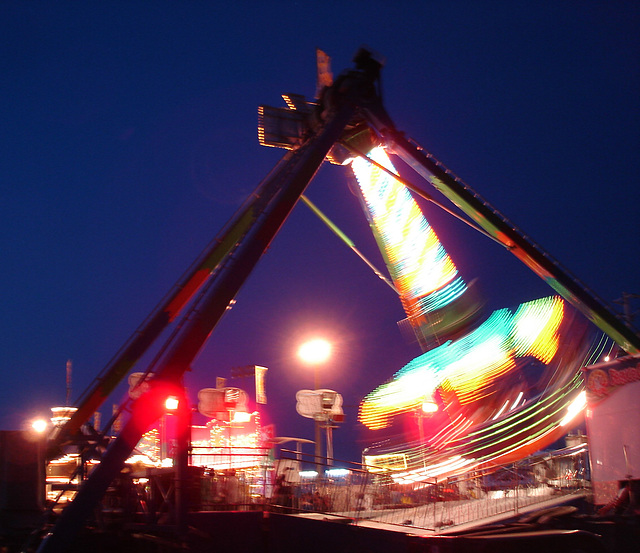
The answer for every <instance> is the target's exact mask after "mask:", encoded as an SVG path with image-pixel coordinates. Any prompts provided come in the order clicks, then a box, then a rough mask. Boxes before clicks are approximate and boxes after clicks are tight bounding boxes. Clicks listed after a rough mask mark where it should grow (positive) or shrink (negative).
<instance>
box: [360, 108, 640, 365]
mask: <svg viewBox="0 0 640 553" xmlns="http://www.w3.org/2000/svg"><path fill="white" fill-rule="evenodd" d="M365 113H366V118H367V120H368V122H369V124H370V126H371V127H372V128H373V129H374V130H375V131H376V132H377V133H378V134H379V136H380V137H381V138H382V139H383V141H384V142H386V144H387V147H388V148H389V150H390V151H392V152H394V153H396V154H397V155H398V156H400V158H402V160H403V161H404V162H405V163H407V164H408V165H409V166H410V167H411V168H412V169H414V170H415V171H416V172H417V173H418V174H419V175H421V176H422V177H423V178H424V179H426V180H427V181H429V182H430V183H431V184H432V185H433V186H434V187H435V188H436V189H437V190H439V191H440V192H441V193H442V194H443V195H444V196H446V197H447V198H448V199H449V200H450V201H451V202H452V203H453V204H455V205H456V206H457V207H458V208H459V209H461V210H462V211H463V212H464V213H465V214H466V215H467V216H469V217H470V218H471V219H473V221H475V222H476V223H477V224H478V225H480V226H481V227H482V228H483V229H484V230H485V231H486V232H488V233H489V234H490V235H491V236H492V237H493V238H495V239H496V240H497V241H498V242H500V243H501V244H503V245H504V246H505V247H506V248H507V249H508V250H509V251H510V252H511V253H512V254H513V255H515V256H516V257H517V258H518V259H520V261H522V262H523V263H524V264H525V265H526V266H527V267H529V268H530V269H531V270H532V271H533V272H534V273H536V274H537V275H538V276H539V277H540V278H542V279H543V280H544V281H545V282H546V283H547V284H549V286H551V287H552V288H553V289H554V290H555V291H556V292H557V293H558V294H560V296H562V297H563V298H564V299H565V300H567V301H568V302H569V303H571V304H572V305H573V306H575V307H576V308H577V309H578V310H579V311H581V312H582V313H583V314H584V315H585V316H586V317H587V318H588V319H589V320H590V321H591V322H593V323H594V324H595V325H596V326H597V327H598V328H600V329H601V330H602V331H603V332H605V333H606V334H607V335H608V336H610V337H611V338H612V339H613V340H615V342H616V343H617V344H618V345H619V346H620V347H621V348H622V349H624V350H625V351H627V352H628V353H631V354H637V353H640V336H638V334H637V333H636V332H635V331H634V330H633V328H631V327H630V326H629V325H628V324H627V323H626V322H625V321H623V320H622V318H621V317H619V316H618V315H617V314H615V313H614V312H613V311H611V309H609V307H607V306H606V305H605V303H604V302H603V301H602V300H600V299H599V298H597V297H596V296H595V294H593V293H592V292H591V291H589V290H588V289H587V288H586V287H585V286H584V285H583V284H582V283H580V281H578V280H577V279H576V278H575V277H573V276H571V275H570V274H569V273H568V272H567V271H566V270H565V269H563V268H562V266H561V265H560V264H559V263H558V262H557V261H556V260H555V259H553V258H552V257H551V256H550V255H549V254H548V253H547V252H545V251H544V250H543V249H542V248H540V247H539V246H538V245H536V244H534V243H533V242H532V241H530V240H529V239H528V238H527V237H526V236H525V235H524V234H523V233H522V232H521V231H519V230H518V229H517V228H516V227H515V226H514V225H512V224H511V223H510V222H509V221H508V220H507V219H506V218H505V217H504V216H502V215H501V214H500V213H499V212H498V211H497V210H496V209H494V208H493V207H492V206H491V205H489V204H488V203H487V202H486V201H485V200H484V199H483V198H481V197H480V196H479V195H478V194H477V193H476V192H475V191H474V190H472V189H471V188H470V187H469V186H467V185H466V184H464V183H463V182H462V181H461V180H460V179H458V178H457V177H456V176H455V175H454V174H453V173H452V172H451V171H449V170H448V169H447V168H446V167H444V166H443V165H442V164H441V163H440V162H438V161H437V160H436V159H435V158H434V157H433V156H431V155H430V154H429V153H427V152H425V151H424V150H423V149H422V148H421V147H419V146H418V145H416V144H415V143H414V142H412V141H410V140H408V139H407V138H405V136H404V135H403V134H402V133H401V132H399V131H398V130H397V129H396V128H395V125H394V124H393V122H392V121H391V118H390V117H389V116H388V114H387V113H386V111H385V110H384V108H383V107H382V105H381V103H380V102H373V103H371V104H370V105H368V106H367V109H366V110H365Z"/></svg>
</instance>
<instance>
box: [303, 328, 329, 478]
mask: <svg viewBox="0 0 640 553" xmlns="http://www.w3.org/2000/svg"><path fill="white" fill-rule="evenodd" d="M330 355H331V344H330V343H329V342H328V341H327V340H324V339H322V338H315V339H313V340H309V341H308V342H305V343H304V344H302V345H301V346H300V348H299V349H298V357H300V359H302V361H304V362H305V363H306V364H308V365H312V366H313V385H314V389H315V390H316V391H317V390H318V389H319V388H320V373H319V371H318V369H319V366H320V364H321V363H324V362H325V361H326V360H327V359H329V356H330ZM314 424H315V442H316V444H315V457H316V471H317V473H318V475H320V473H321V470H322V460H321V457H322V438H321V432H320V430H321V429H320V421H319V420H318V418H314Z"/></svg>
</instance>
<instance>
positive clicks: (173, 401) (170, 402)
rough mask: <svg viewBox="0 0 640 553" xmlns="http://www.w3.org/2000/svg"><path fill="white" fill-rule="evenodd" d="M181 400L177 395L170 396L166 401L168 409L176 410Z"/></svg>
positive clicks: (165, 404)
mask: <svg viewBox="0 0 640 553" xmlns="http://www.w3.org/2000/svg"><path fill="white" fill-rule="evenodd" d="M179 403H180V402H179V400H178V398H177V397H175V396H169V397H168V398H167V399H166V401H165V402H164V406H165V407H166V408H167V411H175V410H176V409H177V408H178V404H179Z"/></svg>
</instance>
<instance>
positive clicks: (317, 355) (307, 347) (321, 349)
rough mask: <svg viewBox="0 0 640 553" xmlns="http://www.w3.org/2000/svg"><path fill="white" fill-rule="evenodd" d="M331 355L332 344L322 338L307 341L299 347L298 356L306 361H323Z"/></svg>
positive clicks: (312, 362)
mask: <svg viewBox="0 0 640 553" xmlns="http://www.w3.org/2000/svg"><path fill="white" fill-rule="evenodd" d="M329 355H331V344H330V343H329V342H327V341H326V340H323V339H322V338H317V339H315V340H311V341H309V342H305V343H304V344H302V345H301V346H300V348H299V349H298V357H300V359H302V360H303V361H304V362H305V363H310V364H316V363H323V362H325V361H326V360H327V359H329Z"/></svg>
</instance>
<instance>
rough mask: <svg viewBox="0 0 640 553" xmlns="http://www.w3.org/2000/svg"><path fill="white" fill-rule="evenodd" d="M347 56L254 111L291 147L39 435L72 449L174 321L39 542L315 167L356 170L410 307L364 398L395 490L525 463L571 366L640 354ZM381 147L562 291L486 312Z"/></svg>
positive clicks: (101, 480)
mask: <svg viewBox="0 0 640 553" xmlns="http://www.w3.org/2000/svg"><path fill="white" fill-rule="evenodd" d="M353 61H354V64H355V67H354V68H353V69H351V70H348V71H346V72H344V73H342V74H340V75H339V76H338V77H337V78H336V79H335V80H333V78H332V75H331V73H330V71H329V70H328V67H327V66H326V64H323V63H319V65H318V67H319V70H318V92H317V98H316V99H315V100H313V101H307V100H306V99H305V98H304V97H303V96H300V95H292V94H291V95H284V96H283V97H284V99H285V101H286V104H287V107H286V108H273V107H266V106H264V107H261V108H260V112H259V116H260V120H259V139H260V142H261V143H262V144H264V145H267V146H275V147H282V148H285V149H286V150H287V151H286V153H285V154H284V156H283V157H282V159H281V160H280V161H279V162H278V163H277V164H276V166H275V167H274V169H273V170H272V171H271V172H270V174H269V175H268V176H267V177H266V178H265V179H264V181H263V182H262V183H261V184H260V185H259V186H258V187H257V189H256V190H255V191H254V192H253V193H252V194H251V196H250V197H249V199H247V200H246V202H245V203H244V205H243V206H242V207H241V208H240V209H239V210H238V211H237V212H236V214H235V215H234V216H233V217H232V218H231V220H230V221H229V222H228V223H227V224H226V225H225V226H224V227H223V229H222V230H221V232H220V233H219V234H218V236H217V237H216V238H215V239H214V240H213V241H212V242H211V244H210V245H209V246H208V247H207V248H206V250H205V251H204V252H203V253H202V254H201V255H200V257H199V258H198V259H197V260H196V261H195V262H194V264H193V265H192V266H191V267H190V269H189V270H188V271H187V272H186V273H185V275H184V276H183V277H182V278H181V279H180V281H179V282H178V283H177V284H176V285H175V287H174V288H173V289H172V290H171V291H170V293H169V294H168V295H167V296H166V297H165V299H164V300H163V301H162V303H161V304H160V305H159V306H158V307H157V308H156V309H155V310H154V311H153V312H152V313H151V314H150V316H149V317H148V318H147V320H146V321H145V322H144V323H143V324H142V325H141V326H140V327H139V328H138V329H137V331H136V332H135V333H134V334H133V336H132V337H131V338H130V339H129V340H128V341H127V343H125V344H124V346H123V347H122V348H121V350H120V351H119V352H118V354H117V355H116V356H115V357H114V358H113V359H112V360H111V362H110V363H109V364H108V365H107V366H106V367H105V368H104V370H103V371H102V373H101V374H100V375H99V376H98V378H97V379H96V380H95V382H94V384H93V385H92V386H91V387H90V388H89V389H88V390H87V391H86V392H85V393H84V395H83V396H82V397H81V398H80V399H79V401H78V404H77V410H76V411H75V412H74V413H73V415H72V416H71V418H70V420H69V421H68V422H67V423H66V425H65V426H64V427H62V428H61V430H60V432H59V433H58V434H56V435H55V436H54V437H53V438H52V439H51V440H50V442H51V443H50V453H51V454H52V455H53V454H54V452H55V450H56V449H57V448H60V447H61V446H63V445H64V444H67V443H72V442H73V440H74V439H75V438H76V437H77V436H78V434H79V433H80V430H81V427H82V426H83V424H84V423H85V422H86V421H87V420H88V419H89V418H90V416H92V415H93V413H94V412H95V411H96V409H97V408H98V407H99V406H100V405H101V404H102V403H103V402H104V401H105V399H106V398H107V397H108V396H109V394H110V393H111V392H112V391H113V390H114V389H115V388H116V386H117V385H118V384H119V383H120V382H121V381H122V380H123V379H124V378H126V377H127V375H129V373H130V372H131V370H132V369H133V368H134V366H135V365H136V364H137V363H138V361H139V360H140V359H141V357H142V355H143V354H144V353H145V352H146V351H147V350H148V348H149V347H150V346H151V345H152V344H154V343H155V341H156V340H157V339H158V338H159V337H160V335H161V334H162V333H163V331H164V330H165V329H167V328H168V327H169V325H171V324H172V323H174V322H176V321H178V320H181V324H180V325H177V330H176V332H175V333H174V334H173V336H172V337H171V340H170V342H169V343H168V344H166V347H165V348H164V349H163V354H162V357H161V358H160V359H159V360H158V361H157V362H155V363H154V366H153V368H152V369H149V370H148V371H147V372H152V373H153V378H151V379H145V378H142V381H144V382H147V384H148V390H147V391H146V392H145V393H144V394H139V397H138V398H137V399H135V401H133V402H132V403H131V405H130V406H129V407H128V411H129V416H128V419H127V420H126V421H125V422H124V424H123V426H122V429H121V431H120V433H119V434H118V436H117V437H116V438H115V439H114V440H113V441H112V442H111V443H110V444H109V446H108V448H107V450H106V452H105V453H104V455H103V458H102V460H101V462H100V464H99V465H97V466H96V468H95V469H94V470H93V472H92V473H91V474H90V475H89V477H88V478H87V479H86V480H85V481H84V482H83V484H82V486H81V487H80V489H79V491H78V493H77V495H76V497H75V499H74V500H73V501H72V502H71V503H70V504H69V505H68V506H67V507H66V508H65V510H64V511H63V512H62V514H61V516H60V518H59V519H58V522H57V524H56V525H55V527H54V528H53V531H52V533H51V534H50V535H49V537H48V538H47V539H46V540H45V541H43V542H42V544H41V547H40V549H39V551H42V552H52V551H64V550H65V547H66V545H67V544H68V543H69V541H70V540H71V539H73V536H74V535H75V533H77V531H78V530H79V529H80V528H81V527H82V525H83V524H84V521H85V517H86V516H87V514H88V513H90V512H91V511H92V509H93V508H94V506H95V505H96V504H97V503H98V502H99V501H100V499H101V497H102V496H103V495H104V493H105V491H106V490H107V488H108V487H109V485H110V483H111V482H112V480H114V478H116V477H117V476H118V474H119V473H120V471H121V470H122V467H123V465H124V463H125V461H126V459H127V458H128V457H129V455H130V454H131V452H132V450H133V449H134V448H135V446H136V444H137V443H138V441H139V440H140V438H141V437H142V436H143V434H144V433H145V432H146V431H147V429H148V428H149V427H150V425H152V424H153V423H154V422H155V421H156V420H158V419H159V418H160V417H161V416H162V414H163V404H164V400H165V398H166V397H167V396H176V397H178V398H180V397H183V395H184V391H183V386H182V377H183V374H184V372H185V371H186V370H188V368H189V366H190V364H191V362H192V360H193V359H194V357H195V356H196V355H197V353H198V352H199V351H200V349H201V348H202V346H203V345H204V344H205V342H206V340H207V339H208V337H209V336H210V334H211V333H212V331H213V330H214V328H215V327H216V325H217V324H218V323H219V321H220V320H221V318H222V317H223V315H224V314H225V312H226V310H227V308H228V306H229V305H230V304H231V303H232V302H233V300H234V298H235V296H236V294H237V293H238V291H239V290H240V288H241V286H242V285H243V283H244V281H245V280H246V279H247V277H248V276H249V275H250V274H251V272H252V270H253V269H254V267H255V266H256V263H257V262H258V260H259V259H260V258H261V256H262V254H263V253H264V252H265V251H266V250H267V248H268V247H269V244H270V243H271V241H272V240H273V238H274V237H275V236H276V234H277V233H278V231H279V229H280V227H281V226H282V224H283V223H284V221H285V220H286V219H287V217H288V215H289V214H290V213H291V211H292V209H293V208H294V206H295V205H296V203H297V202H298V200H299V199H300V198H301V196H302V195H303V194H304V191H305V189H306V187H307V185H308V184H309V182H310V181H311V179H312V178H313V177H314V175H315V173H316V171H317V170H318V168H319V167H320V166H321V165H322V163H323V162H324V161H325V160H329V161H330V162H332V163H336V164H341V165H347V164H350V165H351V168H352V169H353V171H354V174H355V176H356V179H357V182H358V184H359V188H360V193H361V201H362V205H363V208H364V209H365V213H366V215H367V217H368V219H369V223H370V225H371V228H372V229H373V232H374V236H375V237H376V240H377V242H378V245H379V246H380V249H381V251H382V254H383V257H384V260H385V262H386V264H387V267H388V268H389V272H390V274H391V279H392V281H393V285H394V287H395V289H396V290H397V291H398V294H399V297H400V300H401V302H402V305H403V307H404V308H405V311H406V314H407V319H406V320H405V321H404V322H403V323H402V324H403V325H404V326H406V327H407V328H408V329H410V330H411V331H412V332H413V334H414V336H415V339H416V341H417V342H418V343H419V345H420V346H421V347H422V350H423V352H424V353H423V354H422V355H420V356H418V357H417V358H416V359H414V360H413V361H411V362H410V363H409V364H408V365H407V366H406V367H404V368H403V369H402V370H401V371H399V372H398V373H397V374H396V376H395V377H394V379H392V380H391V381H389V382H387V383H386V384H383V385H381V386H379V387H378V388H376V389H375V390H374V391H372V392H371V393H370V394H369V395H368V396H367V397H366V398H365V399H364V400H363V402H362V404H361V406H360V412H359V420H360V421H361V422H362V423H363V424H364V425H365V426H366V427H367V428H368V429H369V430H370V431H371V432H372V434H373V435H374V439H375V440H377V441H376V443H375V445H373V446H372V447H371V448H369V451H368V452H367V456H366V457H365V460H366V464H367V465H368V467H369V469H370V470H372V471H375V470H386V471H388V472H390V473H391V474H393V475H395V476H394V477H395V479H396V481H397V482H400V483H401V482H412V481H426V480H427V479H429V478H433V477H445V476H448V475H452V474H456V473H460V472H462V471H467V470H489V469H491V468H492V467H493V468H495V467H496V466H499V465H501V464H504V463H508V462H512V461H514V460H517V459H520V458H523V457H525V456H526V455H528V454H530V453H533V452H535V451H537V450H539V449H541V448H543V447H545V446H547V445H549V444H551V443H552V442H554V441H555V440H557V439H558V438H559V437H561V436H562V435H563V434H566V432H567V430H568V429H569V428H570V426H569V425H568V424H567V423H568V419H567V413H568V412H570V409H571V408H573V407H572V406H575V405H577V402H578V401H579V400H580V398H581V397H582V396H581V392H582V389H583V388H582V383H581V374H580V369H581V368H582V367H584V366H586V365H589V364H593V363H596V362H599V361H601V360H602V359H603V358H604V356H605V355H615V350H616V349H620V350H623V351H624V352H626V353H628V354H631V355H635V354H638V353H640V337H639V336H638V334H636V332H634V330H633V329H632V328H631V327H630V326H629V325H628V324H627V323H626V322H625V321H624V320H623V319H622V318H620V317H619V316H618V315H616V314H615V313H614V312H612V311H611V310H610V309H609V308H608V307H607V306H606V305H605V304H604V303H603V302H602V301H600V300H599V299H597V298H596V297H595V296H594V295H593V294H592V293H591V292H590V291H588V290H587V289H586V288H585V287H584V286H583V285H582V284H581V283H580V282H579V281H578V280H576V279H575V278H573V277H572V276H571V275H569V274H568V273H567V272H566V271H565V270H564V269H563V268H562V267H561V266H560V265H559V264H558V263H557V262H556V261H555V260H554V259H552V258H551V257H550V256H549V255H548V254H547V253H546V252H545V251H544V250H542V249H541V248H540V247H538V246H537V245H535V244H533V243H532V242H531V241H530V240H529V239H528V238H527V237H526V236H525V235H524V234H523V233H521V232H520V231H519V230H517V229H516V228H515V227H514V226H513V225H512V224H511V223H510V222H509V221H508V220H507V219H506V218H504V217H503V216H502V215H501V214H500V213H498V212H497V211H496V210H495V209H494V208H493V207H491V206H490V205H489V204H488V203H487V202H486V201H484V200H483V199H482V198H481V197H480V196H479V195H478V194H477V193H476V192H474V191H473V190H472V189H471V188H469V187H468V186H467V185H466V184H464V183H463V182H462V181H461V180H460V179H458V178H457V177H456V176H454V175H453V173H451V171H449V170H448V169H447V168H446V167H444V166H443V165H442V164H441V163H439V162H438V161H437V160H436V159H434V157H433V156H431V155H430V154H429V153H427V152H426V151H424V150H423V149H422V148H421V147H420V146H418V145H417V144H415V143H414V142H412V141H411V140H409V139H407V138H405V136H404V134H403V133H402V132H400V131H398V130H397V128H396V126H395V125H394V123H393V121H392V119H391V118H390V117H389V115H388V114H387V112H386V110H385V108H384V106H383V104H382V99H381V96H380V91H379V81H380V71H381V68H382V63H381V61H380V59H379V58H378V57H377V56H376V55H375V54H373V53H372V52H370V51H369V50H367V49H361V50H359V51H358V52H357V54H356V55H355V57H354V60H353ZM387 153H392V154H395V155H397V156H398V157H399V158H400V159H402V160H403V161H404V162H405V163H406V164H408V165H409V166H410V167H411V168H413V169H414V170H415V171H416V172H417V173H418V174H419V175H420V176H422V177H423V178H424V179H425V180H426V181H427V182H428V183H430V184H431V185H432V186H434V187H435V188H436V189H437V190H438V191H439V192H440V193H442V194H443V195H444V196H445V197H446V198H447V199H448V200H450V201H451V202H452V203H453V204H454V205H455V206H456V207H457V208H458V209H459V210H460V211H462V212H463V213H464V214H465V215H466V216H467V217H468V218H469V219H470V223H471V224H472V225H474V226H476V227H477V228H479V229H481V231H482V232H484V233H485V234H487V235H489V236H490V237H491V238H492V239H493V240H495V241H496V242H498V243H499V244H501V245H502V246H503V247H504V248H506V249H507V250H508V251H510V252H511V253H513V254H514V255H515V256H516V257H517V258H518V259H520V260H521V261H522V262H523V263H524V264H525V265H526V266H528V267H529V268H530V269H531V270H532V271H534V272H535V273H536V274H537V275H538V276H540V277H541V278H542V279H543V280H544V281H546V282H547V283H548V284H549V285H550V286H551V287H552V288H553V289H554V290H555V292H556V294H557V295H555V296H552V297H549V298H542V299H540V300H535V301H531V302H528V303H524V304H522V305H520V306H518V307H516V308H514V309H502V310H499V311H496V312H495V313H493V314H490V315H485V314H484V313H483V311H482V308H481V302H480V301H479V299H478V298H477V297H476V292H475V289H474V287H473V286H469V285H467V284H466V283H465V282H464V281H463V279H462V278H461V277H460V276H459V275H458V272H457V270H456V267H455V265H454V263H453V261H452V260H451V258H450V257H449V255H448V254H447V253H446V252H445V250H444V248H443V247H442V245H441V244H440V242H439V241H438V238H437V236H436V234H435V233H434V231H433V229H432V228H431V227H430V225H429V224H428V222H427V221H426V220H425V219H424V217H423V215H422V213H421V211H420V209H419V207H418V204H417V203H416V202H415V200H414V199H413V197H412V195H411V193H410V192H409V190H410V191H411V192H413V193H414V194H417V195H419V196H421V197H423V198H427V199H429V196H428V194H426V193H425V192H424V191H422V190H420V189H417V188H416V187H415V186H413V185H411V184H409V183H407V182H405V181H404V180H402V179H401V178H400V177H399V176H398V175H397V174H396V172H395V169H394V168H393V166H392V165H391V163H390V161H389V158H388V157H387ZM580 314H582V315H583V316H584V317H581V316H580ZM585 318H586V319H585ZM589 322H590V323H593V324H592V325H591V324H589ZM593 325H595V327H597V329H599V331H598V330H596V329H594V328H593ZM513 383H515V386H511V385H510V384H513ZM513 390H515V395H513V394H514V392H513ZM417 411H419V435H417V436H416V435H414V436H413V437H412V438H409V439H407V437H406V436H404V437H401V432H400V431H398V430H397V428H399V427H402V423H401V421H402V419H403V417H404V418H405V419H406V418H407V417H413V418H414V419H415V418H416V412H417ZM182 416H188V414H185V413H182ZM394 424H395V425H396V426H395V427H394ZM394 429H395V430H394ZM181 439H183V440H184V439H185V438H184V436H183V437H182V438H181ZM185 449H186V448H185ZM177 470H180V468H179V467H178V469H177ZM179 478H180V477H178V480H177V482H179V481H180V480H179ZM179 492H180V490H179V489H177V490H176V493H179Z"/></svg>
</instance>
